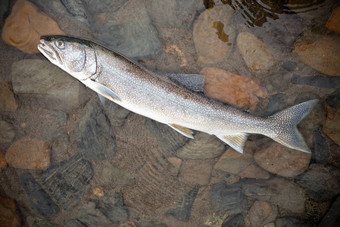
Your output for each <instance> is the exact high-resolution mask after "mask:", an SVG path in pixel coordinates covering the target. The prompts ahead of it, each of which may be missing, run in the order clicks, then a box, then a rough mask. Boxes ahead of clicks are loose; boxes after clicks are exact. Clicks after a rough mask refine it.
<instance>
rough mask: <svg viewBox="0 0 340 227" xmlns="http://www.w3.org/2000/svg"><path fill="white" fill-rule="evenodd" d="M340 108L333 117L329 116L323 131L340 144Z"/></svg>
mask: <svg viewBox="0 0 340 227" xmlns="http://www.w3.org/2000/svg"><path fill="white" fill-rule="evenodd" d="M339 122H340V109H338V110H337V111H336V113H335V114H334V117H333V118H332V119H329V118H327V120H326V122H325V124H324V125H323V128H322V131H323V132H324V133H325V134H326V135H327V136H329V137H330V138H331V139H332V140H333V141H334V142H335V143H336V144H338V145H340V123H339Z"/></svg>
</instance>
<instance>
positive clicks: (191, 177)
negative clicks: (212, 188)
mask: <svg viewBox="0 0 340 227" xmlns="http://www.w3.org/2000/svg"><path fill="white" fill-rule="evenodd" d="M212 167H213V162H212V161H211V160H184V161H183V162H182V167H181V170H180V173H179V180H180V181H182V182H187V183H192V184H200V185H206V184H209V181H210V176H211V171H212Z"/></svg>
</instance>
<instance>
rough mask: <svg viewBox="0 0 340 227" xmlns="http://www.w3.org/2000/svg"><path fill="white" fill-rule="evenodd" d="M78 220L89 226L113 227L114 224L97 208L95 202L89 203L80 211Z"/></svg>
mask: <svg viewBox="0 0 340 227" xmlns="http://www.w3.org/2000/svg"><path fill="white" fill-rule="evenodd" d="M77 219H78V220H79V221H81V222H82V223H84V224H85V225H87V226H112V222H111V221H110V220H109V219H108V218H107V217H105V215H104V214H103V213H102V212H101V211H100V210H99V209H98V208H97V205H96V203H95V202H94V201H90V202H87V203H86V204H84V205H83V206H82V207H81V208H80V209H79V210H78V214H77Z"/></svg>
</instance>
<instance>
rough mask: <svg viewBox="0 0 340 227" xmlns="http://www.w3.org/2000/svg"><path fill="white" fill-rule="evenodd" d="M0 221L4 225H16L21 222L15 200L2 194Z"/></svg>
mask: <svg viewBox="0 0 340 227" xmlns="http://www.w3.org/2000/svg"><path fill="white" fill-rule="evenodd" d="M0 223H1V226H4V227H5V226H6V227H18V226H20V224H21V220H20V214H19V211H18V208H17V206H16V202H15V200H14V199H11V198H8V197H5V196H2V195H0Z"/></svg>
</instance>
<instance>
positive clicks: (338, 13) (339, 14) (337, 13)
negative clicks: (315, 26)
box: [326, 7, 340, 33]
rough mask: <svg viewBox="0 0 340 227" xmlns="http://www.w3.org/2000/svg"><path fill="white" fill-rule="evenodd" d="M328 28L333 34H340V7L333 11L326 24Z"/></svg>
mask: <svg viewBox="0 0 340 227" xmlns="http://www.w3.org/2000/svg"><path fill="white" fill-rule="evenodd" d="M326 27H327V28H328V29H329V30H331V31H333V32H336V33H340V7H336V8H335V9H333V11H332V14H331V16H330V17H329V19H328V21H327V23H326Z"/></svg>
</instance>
